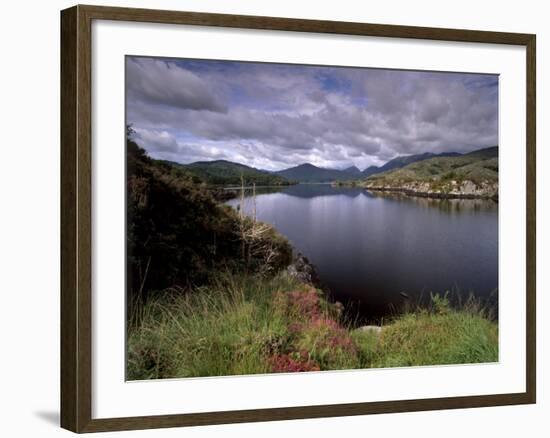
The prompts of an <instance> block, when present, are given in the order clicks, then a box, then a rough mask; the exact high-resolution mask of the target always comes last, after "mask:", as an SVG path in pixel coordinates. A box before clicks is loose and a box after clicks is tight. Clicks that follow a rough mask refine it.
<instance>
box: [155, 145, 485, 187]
mask: <svg viewBox="0 0 550 438" xmlns="http://www.w3.org/2000/svg"><path fill="white" fill-rule="evenodd" d="M488 150H491V148H488V149H480V150H478V151H473V152H470V153H469V154H464V155H471V154H476V153H483V152H482V151H488ZM460 156H463V154H460V153H458V152H444V153H440V154H434V153H431V152H426V153H423V154H416V155H405V156H399V157H396V158H394V159H392V160H390V161H388V162H387V163H385V164H384V165H382V166H370V167H367V168H366V169H364V170H363V171H361V170H359V169H358V168H357V167H356V166H351V167H348V168H346V169H329V168H324V167H318V166H315V165H313V164H311V163H303V164H300V165H298V166H295V167H291V168H288V169H284V170H279V171H274V172H272V171H267V170H262V169H256V168H254V167H250V166H246V165H244V164H240V163H234V162H231V161H227V160H215V161H197V162H194V163H190V164H180V163H176V162H168V161H165V163H167V164H171V165H173V166H176V167H178V168H180V169H183V170H185V171H187V172H188V173H190V174H191V175H192V176H195V177H197V178H199V179H201V180H202V181H204V182H206V183H208V184H215V185H224V184H225V185H240V184H241V176H242V177H243V180H244V183H245V185H249V184H252V183H255V184H257V185H289V184H296V183H298V182H301V183H328V182H334V181H354V180H360V179H364V178H368V177H371V176H373V175H377V174H383V173H385V172H389V171H392V170H396V169H402V168H404V167H406V166H409V165H410V164H413V163H418V162H422V161H426V160H431V159H434V158H447V157H460Z"/></svg>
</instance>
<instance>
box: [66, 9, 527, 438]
mask: <svg viewBox="0 0 550 438" xmlns="http://www.w3.org/2000/svg"><path fill="white" fill-rule="evenodd" d="M94 20H114V21H129V22H146V23H165V24H185V25H195V26H216V27H227V28H244V29H259V30H280V31H293V32H312V33H313V32H314V33H326V34H345V35H355V36H370V37H373V36H374V37H386V38H412V39H425V40H439V41H453V42H474V43H490V44H504V45H518V46H524V47H525V48H526V59H527V63H526V66H525V68H526V78H527V88H526V90H525V99H526V108H527V114H526V120H527V126H526V134H527V135H526V147H527V150H526V153H527V193H526V200H527V201H526V202H527V211H526V213H525V214H526V220H527V236H526V242H527V247H526V261H527V264H526V274H527V275H526V278H527V284H526V310H527V318H526V321H525V324H526V335H527V337H526V391H525V392H522V393H509V394H495V395H481V396H460V397H446V398H430V399H416V400H397V401H381V402H366V403H346V404H335V405H322V406H302V407H288V408H270V409H251V410H239V411H224V412H206V413H195V414H176V415H159V416H139V417H127V418H101V419H93V418H92V357H91V355H92V288H91V282H92V275H91V263H92V257H91V247H92V231H91V230H92V214H91V208H92V207H91V205H92V185H91V180H92V156H91V135H92V122H91V118H92V112H91V111H92V109H91V108H92V92H91V70H92V47H91V42H92V35H91V27H92V22H93V21H94ZM535 58H536V38H535V35H531V34H519V33H503V32H487V31H475V30H458V29H439V28H427V27H411V26H395V25H381V24H364V23H351V22H332V21H318V20H303V19H290V18H275V17H259V16H238V15H225V14H210V13H196V12H175V11H165V10H144V9H129V8H111V7H99V6H75V7H72V8H70V9H66V10H64V11H62V12H61V426H62V427H63V428H66V429H69V430H71V431H74V432H79V433H80V432H99V431H114V430H127V429H147V428H162V427H177V426H194V425H212V424H223V423H240V422H255V421H273V420H290V419H304V418H318V417H329V416H330V417H336V416H350V415H364V414H377V413H395V412H409V411H424V410H436V409H456V408H471V407H483V406H499V405H515V404H529V403H535V401H536V347H535V346H536V333H535V327H536V319H535V310H536V289H535V265H536V261H535V257H536V249H535V226H536V224H535V220H536V219H535V218H536V205H535V198H536V191H535V184H536V182H535V181H536V174H535V172H536V170H535V137H536V127H535V110H536V102H535V90H536V78H535Z"/></svg>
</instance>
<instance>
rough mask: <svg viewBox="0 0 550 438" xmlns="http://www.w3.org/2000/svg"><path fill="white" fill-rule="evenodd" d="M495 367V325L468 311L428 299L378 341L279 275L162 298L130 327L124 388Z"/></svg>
mask: <svg viewBox="0 0 550 438" xmlns="http://www.w3.org/2000/svg"><path fill="white" fill-rule="evenodd" d="M497 360H498V325H497V324H496V323H495V322H493V321H492V320H491V319H490V318H489V317H488V316H487V315H486V314H485V312H484V311H483V309H481V308H480V307H479V306H477V305H476V304H475V302H473V301H469V302H468V303H467V304H466V305H465V306H464V307H463V308H462V309H461V310H453V309H452V308H451V307H450V306H449V304H448V301H447V299H446V298H445V297H440V296H437V295H436V296H434V297H433V305H432V307H431V308H429V309H426V308H424V309H417V310H415V311H413V312H409V313H407V314H404V315H401V316H397V317H396V318H395V319H394V320H393V321H391V322H390V323H388V324H387V325H385V326H384V327H383V328H382V330H381V331H380V333H377V332H374V331H369V330H362V329H357V328H353V327H351V326H349V325H347V324H346V323H345V322H344V321H343V320H342V317H341V309H340V308H339V307H338V306H335V305H334V304H331V303H329V302H327V301H326V299H325V298H324V295H323V293H322V292H321V291H319V290H316V289H314V288H312V287H311V286H308V285H303V284H300V283H298V282H297V281H296V280H295V279H293V278H291V277H289V276H288V275H286V274H278V275H276V276H275V277H273V278H271V279H266V278H262V277H258V276H244V275H240V276H236V275H233V274H223V275H220V278H219V279H218V280H217V281H216V283H215V284H214V285H213V286H210V287H202V288H198V289H196V290H192V291H181V290H178V291H176V290H168V291H165V292H163V293H161V294H158V295H156V296H154V297H153V298H151V299H150V300H149V301H148V302H147V303H145V304H144V305H142V306H140V312H139V314H137V315H133V318H132V319H131V322H130V323H129V325H128V364H127V371H128V378H129V379H130V380H138V379H139V380H141V379H158V378H169V377H200V376H223V375H239V374H258V373H271V372H294V371H319V370H340V369H357V368H380V367H402V366H419V365H437V364H461V363H483V362H495V361H497Z"/></svg>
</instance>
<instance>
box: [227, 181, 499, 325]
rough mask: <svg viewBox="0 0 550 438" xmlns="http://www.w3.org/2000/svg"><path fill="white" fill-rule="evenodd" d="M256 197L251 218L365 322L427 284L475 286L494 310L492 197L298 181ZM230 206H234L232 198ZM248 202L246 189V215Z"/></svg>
mask: <svg viewBox="0 0 550 438" xmlns="http://www.w3.org/2000/svg"><path fill="white" fill-rule="evenodd" d="M247 193H248V192H247ZM255 203H256V213H257V217H258V219H259V220H262V221H264V222H268V223H270V224H272V225H273V226H275V228H277V230H279V232H281V233H282V234H284V235H285V236H286V237H287V238H288V239H289V240H290V242H291V243H292V245H293V246H294V247H295V249H296V250H297V251H299V252H301V253H302V254H304V255H305V256H307V257H308V258H309V260H310V261H311V262H312V263H313V264H314V265H315V267H316V269H317V272H318V274H319V277H320V279H321V282H322V283H323V286H324V287H325V288H326V289H328V290H329V292H330V294H331V296H332V298H333V299H335V300H338V301H341V302H343V303H344V304H345V305H346V308H347V309H348V311H349V312H350V313H353V315H350V316H352V317H354V316H355V317H357V318H359V319H360V320H361V321H362V322H366V321H368V322H378V321H380V320H381V319H382V318H384V317H388V316H390V315H393V314H396V313H399V312H400V311H402V310H403V309H404V307H405V306H410V305H416V304H418V303H427V302H428V301H429V296H430V292H431V291H433V292H439V293H444V292H445V291H451V296H452V297H453V298H452V299H453V300H454V301H455V302H456V301H457V300H459V299H462V300H464V299H465V298H467V297H468V295H469V294H470V293H472V294H474V295H475V296H476V297H478V298H479V299H480V300H481V301H483V302H484V303H485V304H486V305H488V306H490V307H491V308H492V309H493V310H494V311H495V313H496V310H497V306H498V305H497V295H498V293H497V288H498V204H497V203H495V202H493V201H485V200H462V199H453V200H439V199H427V198H413V197H407V196H403V195H388V194H384V195H382V194H374V193H371V192H368V191H365V190H362V189H355V188H338V187H331V186H330V185H326V184H319V185H315V184H310V185H305V184H300V185H296V186H291V187H286V188H282V189H264V190H262V189H258V190H257V194H256V201H255ZM228 204H230V205H233V206H237V205H238V204H239V200H238V199H233V200H231V201H229V202H228ZM252 204H253V202H252V198H251V197H247V198H246V199H245V211H246V212H247V213H250V212H251V211H252ZM403 294H406V295H408V297H409V298H408V299H407V298H405V297H404V296H403ZM407 303H409V304H407Z"/></svg>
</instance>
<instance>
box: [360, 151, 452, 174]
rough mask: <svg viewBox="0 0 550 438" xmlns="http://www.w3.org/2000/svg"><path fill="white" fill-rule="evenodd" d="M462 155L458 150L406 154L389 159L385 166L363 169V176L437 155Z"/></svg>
mask: <svg viewBox="0 0 550 438" xmlns="http://www.w3.org/2000/svg"><path fill="white" fill-rule="evenodd" d="M457 156H460V154H459V153H458V152H443V153H441V154H433V153H431V152H425V153H423V154H417V155H404V156H400V157H396V158H394V159H393V160H390V161H388V162H387V163H386V164H384V165H383V166H380V167H377V166H370V167H368V168H366V169H365V170H363V176H365V177H369V176H371V175H375V174H378V173H382V172H386V171H388V170H393V169H400V168H402V167H405V166H407V165H409V164H412V163H416V162H418V161H424V160H429V159H432V158H436V157H457Z"/></svg>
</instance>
